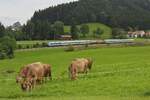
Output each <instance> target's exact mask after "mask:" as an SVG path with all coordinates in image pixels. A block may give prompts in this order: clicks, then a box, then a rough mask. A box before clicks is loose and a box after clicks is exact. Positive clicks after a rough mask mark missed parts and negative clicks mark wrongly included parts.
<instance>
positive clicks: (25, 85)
mask: <svg viewBox="0 0 150 100" xmlns="http://www.w3.org/2000/svg"><path fill="white" fill-rule="evenodd" d="M31 85H32V84H31V83H30V81H28V80H24V81H22V82H21V89H22V90H23V91H30V90H31Z"/></svg>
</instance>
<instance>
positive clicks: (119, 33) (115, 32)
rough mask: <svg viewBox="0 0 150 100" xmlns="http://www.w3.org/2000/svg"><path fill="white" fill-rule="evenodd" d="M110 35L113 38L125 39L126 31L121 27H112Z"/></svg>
mask: <svg viewBox="0 0 150 100" xmlns="http://www.w3.org/2000/svg"><path fill="white" fill-rule="evenodd" d="M112 36H113V38H114V39H125V38H127V32H126V31H125V30H124V29H122V28H113V29H112Z"/></svg>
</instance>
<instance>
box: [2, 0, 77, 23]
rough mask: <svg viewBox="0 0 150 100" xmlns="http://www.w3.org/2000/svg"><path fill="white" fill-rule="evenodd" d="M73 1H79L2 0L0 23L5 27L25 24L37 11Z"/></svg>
mask: <svg viewBox="0 0 150 100" xmlns="http://www.w3.org/2000/svg"><path fill="white" fill-rule="evenodd" d="M71 1H77V0H0V21H1V22H2V23H3V24H4V25H5V26H7V25H11V24H13V23H14V22H16V21H20V22H21V23H25V22H26V21H27V20H28V19H30V17H31V16H32V15H33V13H34V12H35V11H36V10H39V9H44V8H47V7H49V6H52V5H57V4H61V3H66V2H71Z"/></svg>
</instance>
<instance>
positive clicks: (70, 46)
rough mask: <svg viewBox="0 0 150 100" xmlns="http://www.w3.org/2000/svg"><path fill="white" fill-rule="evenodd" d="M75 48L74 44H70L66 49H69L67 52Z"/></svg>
mask: <svg viewBox="0 0 150 100" xmlns="http://www.w3.org/2000/svg"><path fill="white" fill-rule="evenodd" d="M74 50H75V48H74V47H73V46H72V45H69V46H68V47H67V48H66V49H65V51H67V52H71V51H74Z"/></svg>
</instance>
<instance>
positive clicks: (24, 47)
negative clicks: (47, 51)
mask: <svg viewBox="0 0 150 100" xmlns="http://www.w3.org/2000/svg"><path fill="white" fill-rule="evenodd" d="M43 47H48V44H47V43H46V42H43V43H41V44H40V43H36V44H32V45H30V44H26V45H24V44H18V45H17V49H32V48H43Z"/></svg>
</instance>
